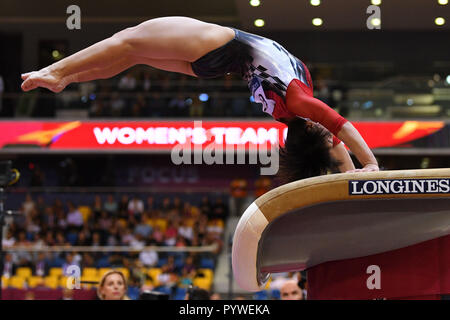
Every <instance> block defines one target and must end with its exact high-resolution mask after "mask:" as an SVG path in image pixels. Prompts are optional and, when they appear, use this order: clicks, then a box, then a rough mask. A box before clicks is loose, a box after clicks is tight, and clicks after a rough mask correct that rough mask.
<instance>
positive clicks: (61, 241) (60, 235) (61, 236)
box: [54, 231, 70, 247]
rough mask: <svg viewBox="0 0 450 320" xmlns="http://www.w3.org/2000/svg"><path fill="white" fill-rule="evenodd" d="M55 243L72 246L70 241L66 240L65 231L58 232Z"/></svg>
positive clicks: (56, 244)
mask: <svg viewBox="0 0 450 320" xmlns="http://www.w3.org/2000/svg"><path fill="white" fill-rule="evenodd" d="M54 244H55V246H64V247H70V243H68V242H67V241H66V238H65V237H64V233H63V232H62V231H58V232H56V236H55V242H54Z"/></svg>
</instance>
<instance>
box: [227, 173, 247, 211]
mask: <svg viewBox="0 0 450 320" xmlns="http://www.w3.org/2000/svg"><path fill="white" fill-rule="evenodd" d="M230 192H231V199H230V200H231V204H232V205H231V208H232V214H233V215H238V216H240V215H241V214H242V213H243V212H244V208H243V205H244V203H245V200H246V198H247V194H248V191H247V181H246V180H244V179H240V178H237V179H234V180H233V181H231V185H230Z"/></svg>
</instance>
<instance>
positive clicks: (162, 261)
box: [156, 258, 167, 268]
mask: <svg viewBox="0 0 450 320" xmlns="http://www.w3.org/2000/svg"><path fill="white" fill-rule="evenodd" d="M165 264H167V258H159V259H158V263H157V264H156V267H157V268H161V267H162V266H163V265H165Z"/></svg>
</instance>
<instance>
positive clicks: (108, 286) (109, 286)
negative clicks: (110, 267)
mask: <svg viewBox="0 0 450 320" xmlns="http://www.w3.org/2000/svg"><path fill="white" fill-rule="evenodd" d="M100 295H101V297H102V300H121V299H123V297H124V296H125V282H124V280H123V278H122V276H121V275H120V274H118V273H112V274H110V275H108V276H107V277H106V279H105V281H104V283H103V285H102V287H101V288H100Z"/></svg>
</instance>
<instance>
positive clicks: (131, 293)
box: [127, 287, 139, 300]
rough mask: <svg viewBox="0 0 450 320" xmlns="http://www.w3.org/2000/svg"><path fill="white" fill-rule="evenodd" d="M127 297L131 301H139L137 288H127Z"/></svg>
mask: <svg viewBox="0 0 450 320" xmlns="http://www.w3.org/2000/svg"><path fill="white" fill-rule="evenodd" d="M127 296H128V298H130V299H131V300H139V287H128V291H127Z"/></svg>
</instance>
